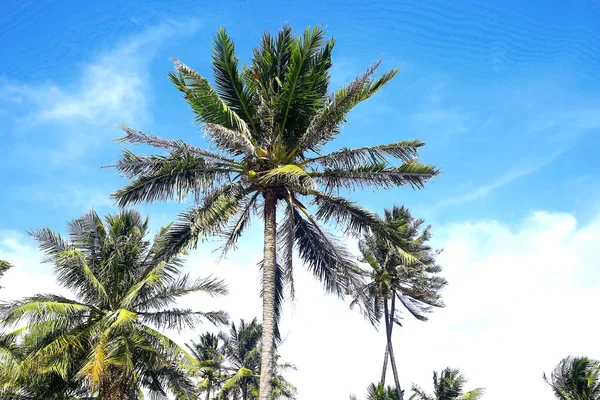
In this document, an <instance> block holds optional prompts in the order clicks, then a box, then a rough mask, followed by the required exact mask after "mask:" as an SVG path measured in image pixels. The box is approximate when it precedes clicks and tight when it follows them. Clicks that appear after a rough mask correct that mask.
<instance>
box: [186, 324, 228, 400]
mask: <svg viewBox="0 0 600 400" xmlns="http://www.w3.org/2000/svg"><path fill="white" fill-rule="evenodd" d="M187 347H188V349H189V350H190V352H191V353H192V355H193V356H194V357H195V358H196V361H197V366H198V369H199V370H200V373H201V376H202V381H201V382H200V385H199V386H200V392H201V393H202V392H206V400H210V398H211V394H212V393H213V392H215V391H217V390H218V387H219V385H220V383H221V381H222V379H223V374H224V365H223V363H224V360H225V355H224V354H223V352H222V349H221V346H220V340H219V336H217V335H215V334H213V333H204V334H202V335H200V340H199V341H198V342H192V343H191V345H187Z"/></svg>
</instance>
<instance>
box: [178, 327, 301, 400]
mask: <svg viewBox="0 0 600 400" xmlns="http://www.w3.org/2000/svg"><path fill="white" fill-rule="evenodd" d="M261 334H262V326H261V325H260V324H259V323H258V321H257V320H256V318H255V319H253V320H252V321H250V322H249V323H248V322H246V321H244V320H243V319H242V320H240V322H239V323H238V324H235V323H232V324H231V326H230V330H229V333H226V332H220V333H219V335H214V334H212V333H205V334H202V335H201V336H200V341H199V342H198V343H194V344H193V345H191V346H189V347H190V348H191V349H192V354H194V356H195V357H196V359H197V360H198V365H199V366H200V370H201V376H202V381H201V382H200V390H201V392H205V393H206V399H207V400H208V399H211V398H213V399H219V400H255V399H257V398H258V389H259V377H260V348H261ZM277 359H278V355H276V368H275V376H274V378H273V398H275V399H293V398H295V393H296V389H295V388H294V386H293V385H291V384H290V383H289V382H288V381H287V380H285V379H284V378H283V376H282V374H283V373H284V372H285V371H286V370H288V369H290V368H294V367H293V366H292V365H291V364H281V363H278V362H277ZM209 387H210V389H209V390H207V389H208V388H209ZM211 392H213V393H218V395H217V396H214V397H211V395H210V393H211Z"/></svg>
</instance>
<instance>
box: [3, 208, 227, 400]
mask: <svg viewBox="0 0 600 400" xmlns="http://www.w3.org/2000/svg"><path fill="white" fill-rule="evenodd" d="M68 233H69V238H68V239H67V238H63V237H62V236H61V235H60V234H58V233H55V232H53V231H51V230H50V229H48V228H45V229H39V230H36V231H35V232H33V233H32V236H33V237H34V238H35V239H36V240H37V241H38V243H39V246H40V249H41V250H42V251H43V252H44V253H45V255H46V258H45V261H46V262H50V263H52V265H53V268H54V272H55V274H56V277H57V280H58V283H60V285H62V286H63V287H64V288H66V289H69V290H70V291H72V292H73V293H74V294H75V298H68V297H65V296H63V295H60V294H37V295H34V296H31V297H26V298H23V299H20V300H16V301H8V302H3V303H2V304H1V311H2V323H3V324H4V326H8V327H11V326H13V327H15V329H14V330H12V331H10V332H8V333H6V334H5V335H4V336H3V337H2V339H3V342H2V345H3V356H2V361H3V372H7V373H2V374H1V375H2V382H1V385H2V386H1V387H0V390H2V393H3V396H13V397H15V396H16V397H15V398H27V397H23V396H29V397H31V398H36V397H35V391H36V390H39V387H40V385H41V387H45V386H47V387H51V388H52V389H53V390H54V389H57V390H58V389H59V388H63V389H60V392H62V393H58V394H57V396H65V398H68V396H69V395H70V394H69V393H65V391H70V390H71V387H75V388H77V390H76V392H77V391H83V392H86V393H87V395H88V396H91V397H96V398H98V399H101V400H113V399H114V400H117V399H119V400H121V399H139V398H141V397H142V395H143V391H147V392H148V393H150V394H151V395H152V396H158V397H160V396H166V395H167V393H171V394H173V395H176V396H177V397H178V398H180V399H192V398H195V397H194V395H195V394H194V386H193V383H192V381H191V379H190V378H189V376H188V371H189V370H191V368H193V367H194V363H193V361H194V358H193V357H192V356H191V355H190V354H189V353H188V352H187V351H185V349H183V348H182V347H180V346H179V345H178V344H177V343H176V342H175V341H173V340H172V339H170V338H169V337H167V336H166V335H164V334H163V333H161V332H160V330H161V329H163V328H168V329H182V328H184V327H194V326H196V325H197V324H199V323H201V322H202V321H209V322H212V323H214V324H223V323H225V322H227V314H226V313H225V312H223V311H196V310H191V309H182V308H178V307H171V306H172V305H173V304H175V303H176V301H177V300H178V299H179V298H180V297H182V296H184V295H187V294H190V293H197V292H204V293H207V294H210V295H224V294H226V293H227V287H226V285H225V283H224V282H222V281H221V280H219V279H216V278H213V277H207V278H199V279H192V278H191V277H190V276H189V275H183V274H181V272H180V267H181V264H182V259H181V257H180V256H178V255H172V256H168V257H159V256H158V255H159V254H161V251H160V248H161V246H163V243H164V239H165V234H166V230H165V229H162V230H161V231H160V232H159V233H158V234H157V235H156V237H155V238H154V241H153V242H150V241H148V240H147V239H146V236H147V234H148V219H147V218H146V219H143V218H142V217H141V216H140V214H139V213H137V212H135V211H127V210H124V211H121V212H119V213H117V214H111V215H107V216H106V218H105V221H103V220H102V219H101V218H100V217H99V216H98V215H97V214H96V213H95V212H94V211H91V212H89V213H87V214H85V215H83V216H82V217H80V218H77V219H75V220H74V221H72V222H71V223H70V224H69V229H68ZM8 363H10V365H8ZM9 366H10V368H8V367H9ZM33 376H35V377H39V378H36V379H35V380H34V381H31V377H33ZM30 383H31V384H33V385H34V388H33V389H32V388H31V387H29V384H30ZM32 392H33V393H32ZM19 396H20V397H19ZM44 398H48V397H46V395H44ZM57 398H60V397H57Z"/></svg>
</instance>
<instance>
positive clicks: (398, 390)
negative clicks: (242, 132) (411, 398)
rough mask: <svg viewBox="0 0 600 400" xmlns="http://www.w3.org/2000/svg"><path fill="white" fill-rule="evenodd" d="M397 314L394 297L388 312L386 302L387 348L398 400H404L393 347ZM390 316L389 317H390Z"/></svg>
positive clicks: (385, 303)
mask: <svg viewBox="0 0 600 400" xmlns="http://www.w3.org/2000/svg"><path fill="white" fill-rule="evenodd" d="M395 312H396V296H392V305H391V310H388V304H387V301H385V302H384V313H385V315H386V318H385V328H386V329H385V330H386V333H387V348H388V352H389V354H390V363H391V364H392V372H393V373H394V383H395V384H396V393H397V395H398V400H403V398H404V396H403V395H402V388H401V387H400V379H398V370H397V369H396V359H395V358H394V346H393V345H392V327H393V325H394V313H395ZM388 316H389V317H388Z"/></svg>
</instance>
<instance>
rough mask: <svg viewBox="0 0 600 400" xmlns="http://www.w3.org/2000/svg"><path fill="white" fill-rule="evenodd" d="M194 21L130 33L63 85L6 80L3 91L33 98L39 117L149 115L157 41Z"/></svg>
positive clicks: (93, 119)
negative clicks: (150, 77)
mask: <svg viewBox="0 0 600 400" xmlns="http://www.w3.org/2000/svg"><path fill="white" fill-rule="evenodd" d="M196 28H197V23H196V22H194V21H193V22H190V23H188V24H185V25H182V24H176V23H165V24H161V25H159V26H156V27H153V28H150V29H147V30H146V31H144V32H142V33H140V34H138V35H137V36H133V37H130V38H127V39H125V40H123V41H121V42H120V43H118V44H117V45H116V46H114V47H113V48H112V49H110V50H108V51H105V52H103V53H100V54H97V55H96V57H94V58H93V59H92V60H90V61H89V62H84V63H82V64H81V65H80V66H79V68H78V69H79V73H78V75H77V76H76V77H74V79H73V80H72V81H66V83H65V84H57V83H54V82H47V83H42V84H19V83H14V82H4V84H3V85H2V87H0V92H2V93H4V94H5V95H12V96H11V98H12V100H13V101H15V102H19V103H22V102H31V103H33V104H34V105H35V106H36V107H37V109H36V110H34V111H33V112H32V114H31V116H33V117H34V118H35V121H36V122H37V123H41V122H49V121H50V122H52V121H57V122H70V121H73V122H79V121H83V122H87V123H94V124H97V123H103V124H107V123H108V124H115V123H117V122H119V121H123V122H127V123H133V122H138V121H140V120H144V119H146V118H148V110H147V106H148V95H149V89H150V88H149V87H148V79H147V78H148V66H149V64H150V62H151V60H152V58H153V56H154V55H155V54H156V49H157V46H159V45H161V44H162V43H164V42H165V41H166V40H167V39H169V38H170V37H172V36H173V35H176V34H181V33H186V32H192V31H194V30H195V29H196Z"/></svg>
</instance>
